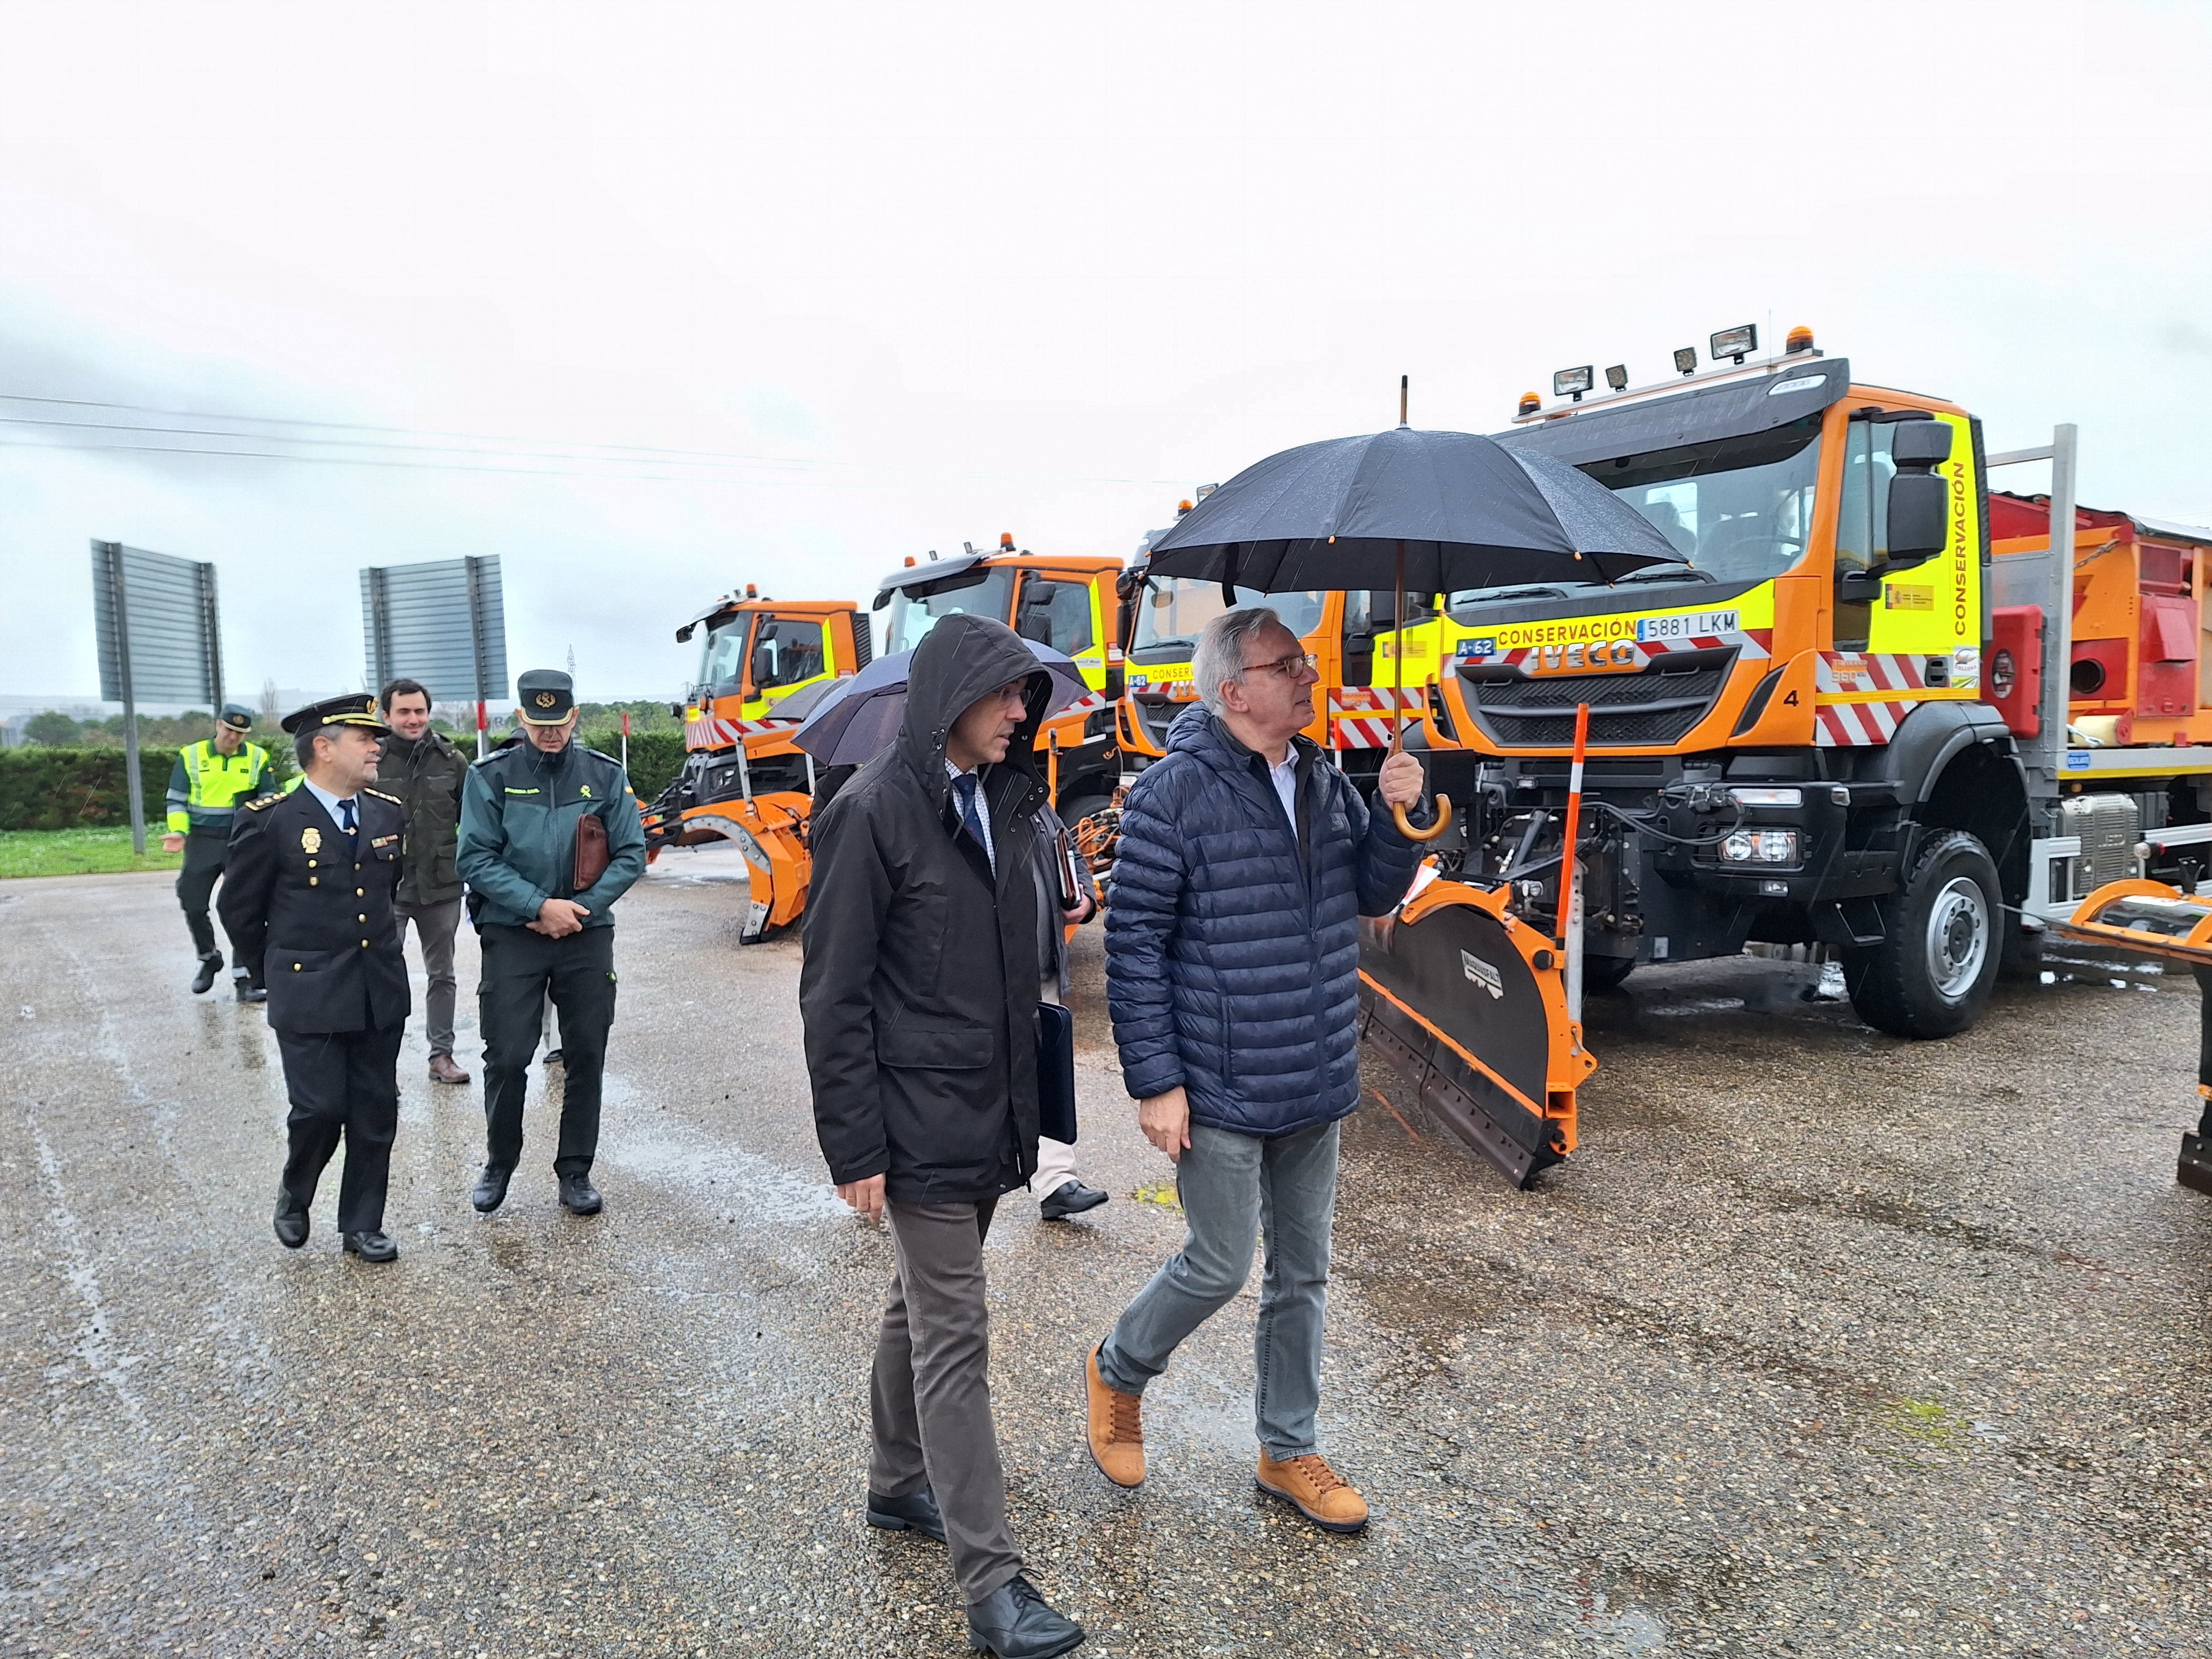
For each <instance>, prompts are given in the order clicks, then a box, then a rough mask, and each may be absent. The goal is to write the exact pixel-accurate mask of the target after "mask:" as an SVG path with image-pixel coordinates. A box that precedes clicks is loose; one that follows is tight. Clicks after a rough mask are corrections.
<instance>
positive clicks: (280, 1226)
mask: <svg viewBox="0 0 2212 1659" xmlns="http://www.w3.org/2000/svg"><path fill="white" fill-rule="evenodd" d="M276 1242H277V1243H279V1244H282V1245H283V1247H284V1248H285V1249H288V1250H296V1249H299V1248H300V1246H301V1245H302V1244H304V1243H307V1206H306V1205H304V1204H302V1203H301V1202H300V1200H298V1199H296V1198H295V1197H293V1196H292V1194H289V1193H288V1192H283V1191H281V1190H280V1191H279V1192H278V1193H277V1194H276Z"/></svg>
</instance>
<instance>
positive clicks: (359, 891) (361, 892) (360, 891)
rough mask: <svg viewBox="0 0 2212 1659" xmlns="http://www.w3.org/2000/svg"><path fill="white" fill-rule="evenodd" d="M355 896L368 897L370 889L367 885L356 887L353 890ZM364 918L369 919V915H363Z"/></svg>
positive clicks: (363, 919)
mask: <svg viewBox="0 0 2212 1659" xmlns="http://www.w3.org/2000/svg"><path fill="white" fill-rule="evenodd" d="M353 896H355V897H356V898H367V897H368V888H366V887H356V888H355V889H354V890H353ZM362 921H368V917H367V916H363V917H362Z"/></svg>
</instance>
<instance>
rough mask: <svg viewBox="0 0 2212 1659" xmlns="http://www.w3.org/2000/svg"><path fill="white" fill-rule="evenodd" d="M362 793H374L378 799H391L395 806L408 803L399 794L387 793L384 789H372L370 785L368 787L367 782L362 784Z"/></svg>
mask: <svg viewBox="0 0 2212 1659" xmlns="http://www.w3.org/2000/svg"><path fill="white" fill-rule="evenodd" d="M361 793H362V794H364V795H374V796H375V797H376V798H377V799H379V800H388V801H390V802H391V803H392V805H394V806H404V805H407V803H406V802H405V801H404V800H402V799H399V797H398V796H397V795H387V794H386V793H384V791H382V790H381V789H371V788H370V787H368V786H367V785H366V784H364V785H362V791H361Z"/></svg>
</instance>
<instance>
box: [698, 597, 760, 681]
mask: <svg viewBox="0 0 2212 1659" xmlns="http://www.w3.org/2000/svg"><path fill="white" fill-rule="evenodd" d="M752 621H753V619H752V617H751V616H750V614H749V613H746V612H744V611H740V612H739V613H738V615H736V616H734V617H731V618H730V619H729V620H728V621H727V622H725V623H718V624H716V625H715V626H714V627H713V628H710V629H708V630H707V635H706V637H705V638H704V639H702V640H701V641H699V674H698V678H697V679H696V681H695V682H694V684H696V687H697V689H698V690H699V691H700V693H701V694H702V696H710V697H711V696H731V695H732V693H734V692H735V691H736V690H737V689H738V684H739V683H740V681H741V680H742V678H743V677H744V671H745V635H746V633H747V631H748V630H749V629H750V628H751V627H752Z"/></svg>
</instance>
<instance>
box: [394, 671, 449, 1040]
mask: <svg viewBox="0 0 2212 1659" xmlns="http://www.w3.org/2000/svg"><path fill="white" fill-rule="evenodd" d="M377 702H379V703H380V704H381V705H382V707H383V709H384V723H385V724H386V726H390V727H391V728H392V735H391V736H390V737H388V738H385V740H384V744H383V753H382V755H381V757H380V759H379V760H378V762H377V769H376V776H377V783H378V786H379V787H380V788H381V789H382V790H383V791H384V793H386V794H388V795H392V796H395V797H397V798H398V800H399V802H400V804H401V805H402V806H403V807H404V808H405V810H406V813H407V844H406V854H405V856H404V860H402V862H401V865H400V869H399V891H398V894H397V895H396V896H394V898H393V900H392V911H393V913H394V914H395V915H398V918H399V938H400V942H401V944H402V945H404V944H405V942H406V939H407V924H408V923H409V922H410V921H411V922H413V923H414V924H415V938H416V941H417V942H418V943H420V944H421V945H422V967H423V969H424V970H425V971H426V972H427V973H428V975H429V980H430V994H429V997H428V1002H429V1018H428V1036H429V1039H430V1080H431V1081H432V1082H433V1083H466V1082H467V1081H468V1080H469V1074H468V1073H466V1072H465V1071H463V1070H462V1069H461V1068H460V1067H459V1066H458V1065H456V1064H455V1063H454V1060H453V995H454V991H453V935H454V934H455V933H458V932H459V930H460V926H461V872H460V866H459V858H460V832H461V785H462V782H463V781H464V780H465V779H466V778H467V776H468V772H469V763H468V759H467V757H465V756H464V755H463V754H462V753H461V751H460V750H458V749H456V748H454V747H453V744H452V742H451V741H450V740H448V739H447V738H446V737H445V735H444V734H443V733H441V732H434V731H432V730H431V729H430V694H429V692H428V690H426V689H424V687H423V685H422V682H421V681H420V680H406V679H400V680H394V681H392V683H391V684H389V685H387V686H386V687H385V688H384V690H383V693H382V695H381V696H379V697H378V698H377Z"/></svg>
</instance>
